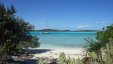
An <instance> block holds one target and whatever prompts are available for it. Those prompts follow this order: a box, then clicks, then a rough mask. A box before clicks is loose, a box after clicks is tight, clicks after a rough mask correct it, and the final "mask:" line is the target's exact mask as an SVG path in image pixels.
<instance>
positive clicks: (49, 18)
mask: <svg viewBox="0 0 113 64" xmlns="http://www.w3.org/2000/svg"><path fill="white" fill-rule="evenodd" d="M0 1H1V2H3V3H4V4H5V6H6V7H10V6H11V5H14V7H15V9H16V11H17V12H16V15H17V16H19V17H22V18H23V19H24V20H25V21H26V22H28V23H30V24H32V25H34V26H35V29H36V30H39V29H60V30H64V29H66V30H67V29H69V30H100V29H102V28H103V27H105V26H108V25H111V24H113V0H0Z"/></svg>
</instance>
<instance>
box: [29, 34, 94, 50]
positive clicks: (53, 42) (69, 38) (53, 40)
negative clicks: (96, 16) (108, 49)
mask: <svg viewBox="0 0 113 64" xmlns="http://www.w3.org/2000/svg"><path fill="white" fill-rule="evenodd" d="M30 33H31V34H32V35H33V36H37V37H38V38H39V42H40V44H41V45H40V48H60V47H61V48H62V47H63V48H64V47H66V48H76V47H84V46H85V45H86V44H87V43H86V41H85V39H88V38H92V39H95V36H96V32H49V33H47V34H42V33H41V32H30Z"/></svg>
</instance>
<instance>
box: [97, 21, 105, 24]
mask: <svg viewBox="0 0 113 64" xmlns="http://www.w3.org/2000/svg"><path fill="white" fill-rule="evenodd" d="M104 23H105V22H104V21H98V22H97V24H104Z"/></svg>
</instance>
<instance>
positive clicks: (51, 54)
mask: <svg viewBox="0 0 113 64" xmlns="http://www.w3.org/2000/svg"><path fill="white" fill-rule="evenodd" d="M32 50H34V57H33V59H37V58H49V59H57V58H59V55H60V53H61V52H64V53H65V55H66V58H69V57H70V58H75V59H78V58H79V59H81V58H82V57H84V54H85V52H84V49H83V48H75V49H74V48H59V49H41V48H40V49H36V48H34V49H32Z"/></svg>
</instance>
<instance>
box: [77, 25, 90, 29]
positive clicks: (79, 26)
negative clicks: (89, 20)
mask: <svg viewBox="0 0 113 64" xmlns="http://www.w3.org/2000/svg"><path fill="white" fill-rule="evenodd" d="M89 27H92V25H78V26H77V28H78V29H82V28H89Z"/></svg>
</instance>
